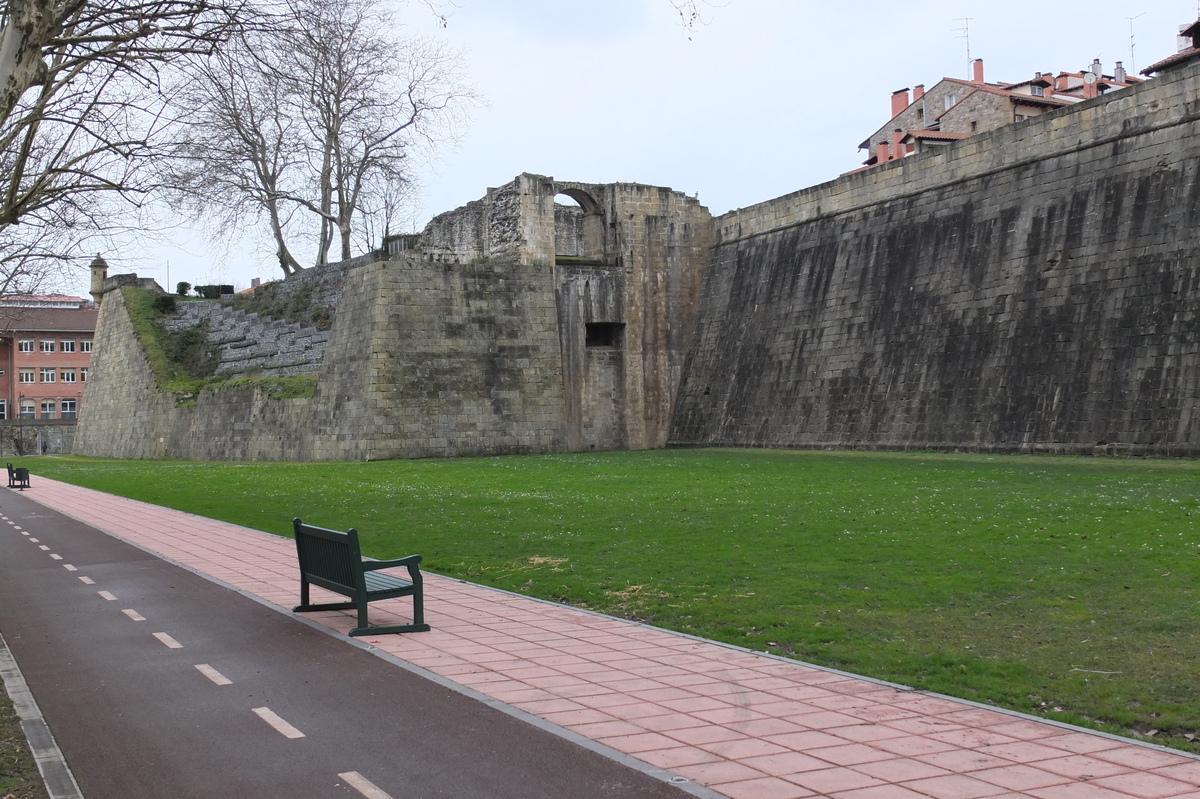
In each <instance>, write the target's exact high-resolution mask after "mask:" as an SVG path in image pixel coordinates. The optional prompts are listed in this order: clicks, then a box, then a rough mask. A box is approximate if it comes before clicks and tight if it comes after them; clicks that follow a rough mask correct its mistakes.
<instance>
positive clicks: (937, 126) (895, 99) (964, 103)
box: [859, 59, 1142, 168]
mask: <svg viewBox="0 0 1200 799" xmlns="http://www.w3.org/2000/svg"><path fill="white" fill-rule="evenodd" d="M1141 82H1142V79H1141V78H1135V77H1130V76H1129V75H1127V74H1126V73H1125V69H1124V67H1123V66H1122V65H1121V62H1120V61H1118V62H1117V64H1116V67H1115V68H1114V69H1113V74H1112V75H1105V74H1104V70H1103V68H1102V66H1101V64H1100V62H1099V61H1098V60H1097V61H1094V62H1092V65H1091V66H1090V67H1089V68H1088V69H1086V70H1084V71H1082V72H1060V73H1058V74H1057V75H1053V74H1051V73H1042V72H1036V73H1034V76H1033V77H1032V78H1030V79H1029V80H1026V81H1022V82H1020V83H987V82H986V81H985V80H984V78H983V59H979V60H976V61H975V62H974V75H973V77H972V79H971V80H959V79H958V78H942V79H941V80H940V81H938V82H937V83H936V84H935V85H934V86H933V87H932V88H931V89H929V90H928V91H926V90H925V87H924V86H923V85H918V86H917V87H916V88H914V89H913V90H912V96H911V98H910V96H909V90H908V89H907V88H905V89H900V90H898V91H896V92H893V93H892V118H891V119H890V120H889V121H888V122H887V124H886V125H884V126H883V127H881V128H879V130H877V131H875V132H874V133H873V134H871V135H870V136H869V137H868V138H867V140H866V141H864V142H863V143H862V144H860V145H859V149H862V150H866V151H867V156H868V157H867V160H866V161H865V162H864V163H865V165H866V167H867V168H870V167H873V166H877V165H879V164H884V163H887V162H888V161H894V160H895V159H897V158H903V157H904V156H906V155H912V154H914V153H920V152H925V151H927V150H929V149H930V148H934V147H941V146H945V145H947V144H949V143H951V142H954V141H959V140H961V139H965V138H967V137H969V136H972V135H974V134H976V133H983V132H984V131H989V130H995V129H996V128H999V127H1002V126H1004V125H1010V124H1012V123H1014V122H1023V121H1024V120H1026V119H1032V118H1033V117H1037V116H1041V115H1042V114H1044V113H1047V112H1049V111H1054V110H1057V109H1059V108H1063V107H1064V106H1070V105H1074V104H1075V103H1078V102H1082V101H1083V100H1088V99H1091V98H1093V97H1098V96H1099V95H1101V94H1104V93H1105V92H1110V91H1114V90H1118V89H1124V88H1126V87H1128V86H1132V85H1133V84H1136V83H1141Z"/></svg>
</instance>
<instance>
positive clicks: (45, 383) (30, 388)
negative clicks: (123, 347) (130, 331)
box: [0, 295, 97, 423]
mask: <svg viewBox="0 0 1200 799" xmlns="http://www.w3.org/2000/svg"><path fill="white" fill-rule="evenodd" d="M96 317H97V312H96V308H95V306H93V305H92V304H91V303H90V302H88V301H86V300H84V299H82V298H80V297H70V296H66V295H52V296H47V297H29V296H21V297H0V420H2V421H9V420H14V419H19V420H20V422H22V423H23V422H27V421H28V420H38V421H39V422H48V421H50V420H60V421H66V422H70V421H73V420H74V419H75V418H76V417H77V416H78V414H79V404H80V401H81V399H82V397H83V389H84V387H85V386H86V385H87V378H88V365H89V363H90V362H91V357H92V337H93V335H94V333H95V330H96Z"/></svg>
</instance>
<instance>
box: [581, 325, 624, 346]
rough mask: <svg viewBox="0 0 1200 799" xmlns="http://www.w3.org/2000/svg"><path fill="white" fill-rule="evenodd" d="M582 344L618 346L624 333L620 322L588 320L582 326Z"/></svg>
mask: <svg viewBox="0 0 1200 799" xmlns="http://www.w3.org/2000/svg"><path fill="white" fill-rule="evenodd" d="M584 332H585V336H584V346H587V347H619V346H621V339H622V337H623V335H624V333H625V325H623V324H621V323H620V322H588V323H587V324H586V325H585V326H584Z"/></svg>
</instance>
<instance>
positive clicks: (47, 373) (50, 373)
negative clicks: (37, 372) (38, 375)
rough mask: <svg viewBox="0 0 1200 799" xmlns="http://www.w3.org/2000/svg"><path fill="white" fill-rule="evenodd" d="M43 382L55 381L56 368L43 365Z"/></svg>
mask: <svg viewBox="0 0 1200 799" xmlns="http://www.w3.org/2000/svg"><path fill="white" fill-rule="evenodd" d="M42 382H43V383H53V382H54V370H53V369H48V368H46V367H45V366H43V367H42Z"/></svg>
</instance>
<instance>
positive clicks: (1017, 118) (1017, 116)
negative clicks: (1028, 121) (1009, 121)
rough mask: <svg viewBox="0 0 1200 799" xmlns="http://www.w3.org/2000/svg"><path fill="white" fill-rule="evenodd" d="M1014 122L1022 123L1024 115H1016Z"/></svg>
mask: <svg viewBox="0 0 1200 799" xmlns="http://www.w3.org/2000/svg"><path fill="white" fill-rule="evenodd" d="M1016 121H1017V122H1024V121H1025V115H1024V114H1017V115H1016Z"/></svg>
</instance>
